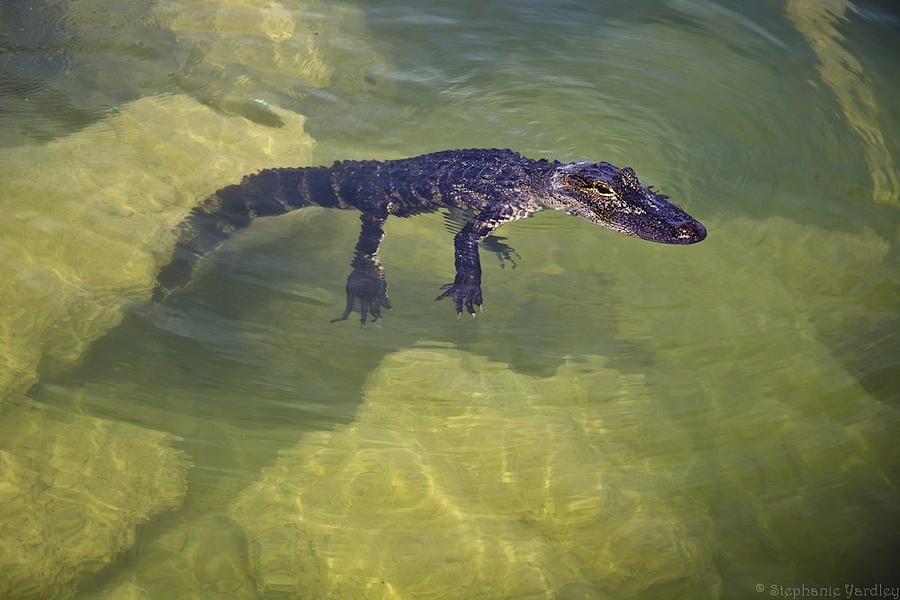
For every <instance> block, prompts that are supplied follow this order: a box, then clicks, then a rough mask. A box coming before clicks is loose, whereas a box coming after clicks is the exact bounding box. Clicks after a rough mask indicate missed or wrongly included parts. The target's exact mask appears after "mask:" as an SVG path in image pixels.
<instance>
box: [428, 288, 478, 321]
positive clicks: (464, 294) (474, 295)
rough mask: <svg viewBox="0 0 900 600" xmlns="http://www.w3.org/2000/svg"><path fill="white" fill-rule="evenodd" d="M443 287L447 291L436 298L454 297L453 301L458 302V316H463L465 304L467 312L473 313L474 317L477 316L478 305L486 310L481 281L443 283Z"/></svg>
mask: <svg viewBox="0 0 900 600" xmlns="http://www.w3.org/2000/svg"><path fill="white" fill-rule="evenodd" d="M441 289H442V290H447V291H446V292H444V293H443V294H441V295H440V296H438V297H437V298H435V300H436V301H437V300H441V299H442V298H453V302H454V304H456V316H457V318H458V317H460V316H462V312H463V306H465V308H466V312H468V313H469V314H470V315H472V318H473V319H474V318H475V307H476V306H477V307H478V309H479V310H480V311H481V312H484V305H483V303H482V299H481V284H480V283H448V284H445V285H442V286H441Z"/></svg>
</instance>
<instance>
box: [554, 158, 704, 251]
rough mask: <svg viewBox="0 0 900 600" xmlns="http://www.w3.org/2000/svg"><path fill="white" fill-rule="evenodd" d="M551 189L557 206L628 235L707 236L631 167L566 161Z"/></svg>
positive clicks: (675, 240)
mask: <svg viewBox="0 0 900 600" xmlns="http://www.w3.org/2000/svg"><path fill="white" fill-rule="evenodd" d="M551 190H552V191H551V194H552V201H551V206H552V207H553V208H555V209H557V210H561V211H564V212H567V213H569V214H570V215H575V216H578V217H581V218H582V219H584V220H585V221H589V222H591V223H594V224H596V225H600V226H601V227H606V228H607V229H612V230H613V231H618V232H619V233H624V234H625V235H629V236H632V237H636V238H641V239H642V240H650V241H652V242H662V243H664V244H694V243H697V242H699V241H702V240H703V239H704V238H705V237H706V228H705V227H703V225H701V224H700V222H699V221H697V220H695V219H694V218H693V217H691V216H690V215H689V214H687V213H686V212H684V211H683V210H681V209H680V208H678V207H677V206H675V205H674V204H672V203H671V202H667V201H666V200H665V199H666V198H667V197H668V196H664V195H663V194H656V193H654V192H652V191H651V190H650V189H649V188H647V187H645V186H644V185H643V184H642V183H641V182H640V181H638V178H637V175H636V174H635V172H634V169H632V168H631V167H625V168H622V169H620V168H619V167H617V166H615V165H611V164H609V163H604V162H601V163H591V162H586V161H579V162H572V163H567V164H564V165H561V166H559V167H558V168H557V169H556V171H555V172H554V173H553V177H552V183H551Z"/></svg>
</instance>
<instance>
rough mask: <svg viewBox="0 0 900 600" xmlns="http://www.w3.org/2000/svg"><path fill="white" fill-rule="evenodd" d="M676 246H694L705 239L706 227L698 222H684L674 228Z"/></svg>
mask: <svg viewBox="0 0 900 600" xmlns="http://www.w3.org/2000/svg"><path fill="white" fill-rule="evenodd" d="M675 239H676V240H677V241H676V242H675V243H676V244H696V243H697V242H702V241H703V240H704V239H706V227H704V226H703V225H702V224H701V223H700V222H699V221H694V220H693V219H691V220H690V221H685V222H683V223H681V224H680V225H676V226H675Z"/></svg>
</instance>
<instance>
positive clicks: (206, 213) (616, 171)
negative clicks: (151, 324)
mask: <svg viewBox="0 0 900 600" xmlns="http://www.w3.org/2000/svg"><path fill="white" fill-rule="evenodd" d="M666 198H667V196H664V195H662V194H657V193H655V192H653V191H651V189H650V188H648V187H645V186H644V185H642V184H641V182H640V181H639V180H638V178H637V175H635V173H634V171H633V170H632V169H630V168H628V167H625V168H621V169H620V168H619V167H616V166H614V165H611V164H609V163H602V162H601V163H590V162H586V161H579V162H572V163H565V164H563V163H559V162H556V161H553V162H551V161H547V160H531V159H529V158H525V157H523V156H521V155H519V154H517V153H515V152H512V151H510V150H482V149H474V150H447V151H444V152H435V153H434V154H425V155H423V156H417V157H415V158H406V159H402V160H388V161H383V162H382V161H343V162H340V161H339V162H336V163H334V164H333V165H332V166H331V167H307V168H296V169H290V168H280V169H264V170H262V171H259V172H258V173H255V174H253V175H248V176H246V177H244V179H243V181H241V183H239V184H237V185H230V186H227V187H224V188H222V189H220V190H219V191H217V192H215V193H214V194H212V195H211V196H209V197H208V198H206V199H205V200H204V201H203V202H201V203H200V205H199V206H197V207H195V208H194V209H192V211H191V214H190V215H189V216H188V217H187V218H186V219H185V220H184V221H183V222H182V223H181V225H179V239H178V242H177V243H176V245H175V252H174V256H173V258H172V262H171V263H169V264H168V265H166V266H165V267H163V268H162V270H161V271H160V273H159V276H158V278H157V285H156V288H155V290H154V295H153V297H154V300H156V301H161V300H162V299H164V298H165V297H166V296H167V295H168V294H169V293H171V291H172V290H174V289H176V288H178V287H181V286H184V285H185V284H187V283H188V282H189V281H190V278H191V273H192V271H193V268H194V264H195V263H196V262H197V260H198V259H199V258H200V257H202V256H203V255H205V254H206V253H208V252H210V251H212V250H214V249H215V248H216V247H217V246H218V245H219V244H221V243H222V242H223V241H224V240H225V239H226V238H227V237H228V236H229V235H231V233H233V232H234V231H236V230H237V229H241V228H243V227H246V226H248V225H249V224H250V221H251V220H252V219H253V218H254V217H265V216H271V215H279V214H283V213H286V212H288V211H291V210H295V209H298V208H302V207H304V206H309V205H313V204H315V205H318V206H324V207H328V208H340V209H355V210H358V211H360V213H361V215H360V220H361V221H362V231H361V233H360V236H359V242H358V243H357V244H356V253H355V255H354V258H353V260H352V261H351V267H352V271H351V273H350V276H349V277H348V278H347V306H346V309H345V310H344V313H343V315H342V316H341V317H339V318H338V319H335V320H336V321H339V320H344V319H346V318H347V317H348V316H349V315H350V313H351V312H353V311H354V310H355V311H357V312H359V313H360V324H361V325H362V326H365V323H366V318H367V316H370V315H371V317H372V320H373V321H377V320H378V319H380V318H381V309H382V308H388V309H389V308H390V307H391V305H390V301H389V300H388V297H387V284H386V282H385V279H384V270H383V268H382V266H381V263H380V262H379V261H378V258H377V252H378V247H379V245H380V243H381V239H382V238H383V237H384V222H385V221H386V220H387V218H388V217H389V216H391V215H393V216H397V217H409V216H412V215H415V214H418V213H424V212H432V211H436V210H439V209H450V208H453V207H455V208H457V209H463V210H466V211H470V213H471V214H474V216H473V217H472V218H471V219H470V220H469V221H468V223H466V225H465V226H464V227H463V228H462V230H460V231H459V233H457V234H456V236H455V238H454V240H453V242H454V248H455V257H456V260H455V264H456V278H455V279H454V281H453V283H448V284H446V285H445V286H443V288H442V289H444V290H445V291H444V292H443V293H442V294H440V295H439V296H438V297H437V298H436V299H437V300H440V299H441V298H451V299H452V300H453V302H454V305H455V308H456V312H457V315H461V314H462V312H463V309H465V310H466V311H467V312H468V313H470V314H471V315H472V316H473V317H474V316H475V308H476V307H478V308H481V306H482V295H481V262H480V260H479V257H478V245H479V244H480V243H481V242H482V241H483V240H484V239H485V238H486V237H487V236H488V235H490V234H491V233H492V232H493V231H494V230H496V229H497V228H498V227H500V226H501V225H503V224H504V223H509V222H510V221H517V220H519V219H524V218H526V217H530V216H531V215H533V214H534V213H536V212H538V211H540V210H544V209H547V208H552V209H555V210H559V211H562V212H565V213H568V214H570V215H575V216H577V217H580V218H582V219H584V220H585V221H588V222H590V223H594V224H596V225H600V226H601V227H606V228H607V229H612V230H613V231H617V232H619V233H623V234H625V235H630V236H633V237H638V238H641V239H645V240H650V241H654V242H662V243H667V244H693V243H696V242H699V241H701V240H703V239H704V238H705V237H706V229H705V228H704V227H703V225H701V224H700V223H699V222H698V221H696V220H694V219H693V218H691V217H690V216H689V215H688V214H687V213H685V212H684V211H682V210H681V209H680V208H678V207H677V206H675V205H674V204H672V203H670V202H667V201H666Z"/></svg>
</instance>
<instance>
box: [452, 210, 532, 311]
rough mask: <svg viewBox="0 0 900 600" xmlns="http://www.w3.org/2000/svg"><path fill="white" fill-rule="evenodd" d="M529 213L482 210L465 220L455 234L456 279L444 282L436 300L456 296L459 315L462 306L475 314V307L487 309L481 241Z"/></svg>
mask: <svg viewBox="0 0 900 600" xmlns="http://www.w3.org/2000/svg"><path fill="white" fill-rule="evenodd" d="M526 216H527V215H525V214H522V215H516V214H510V213H509V212H506V211H504V210H503V209H500V210H499V211H490V210H487V211H482V212H481V213H479V214H478V215H476V216H475V217H474V218H473V219H472V220H471V221H469V222H468V223H466V226H465V227H463V228H462V229H461V230H460V232H459V233H457V234H456V237H454V238H453V246H454V249H455V250H456V279H454V281H453V283H448V284H446V285H444V286H443V287H442V288H441V289H443V290H446V291H445V292H444V293H442V294H441V295H440V296H438V297H437V298H435V300H440V299H442V298H453V302H454V304H455V305H456V314H457V316H461V315H462V311H463V307H464V306H465V309H466V311H467V312H468V313H469V314H470V315H472V318H473V319H474V318H475V307H476V306H477V307H478V308H479V310H481V311H482V312H483V311H484V308H483V302H482V297H481V261H480V260H479V258H478V244H479V243H481V241H482V240H483V239H484V238H486V237H487V236H488V235H490V233H491V232H492V231H494V230H495V229H497V228H498V227H500V226H501V225H503V224H504V223H509V222H510V221H516V220H518V219H521V218H523V217H526Z"/></svg>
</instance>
